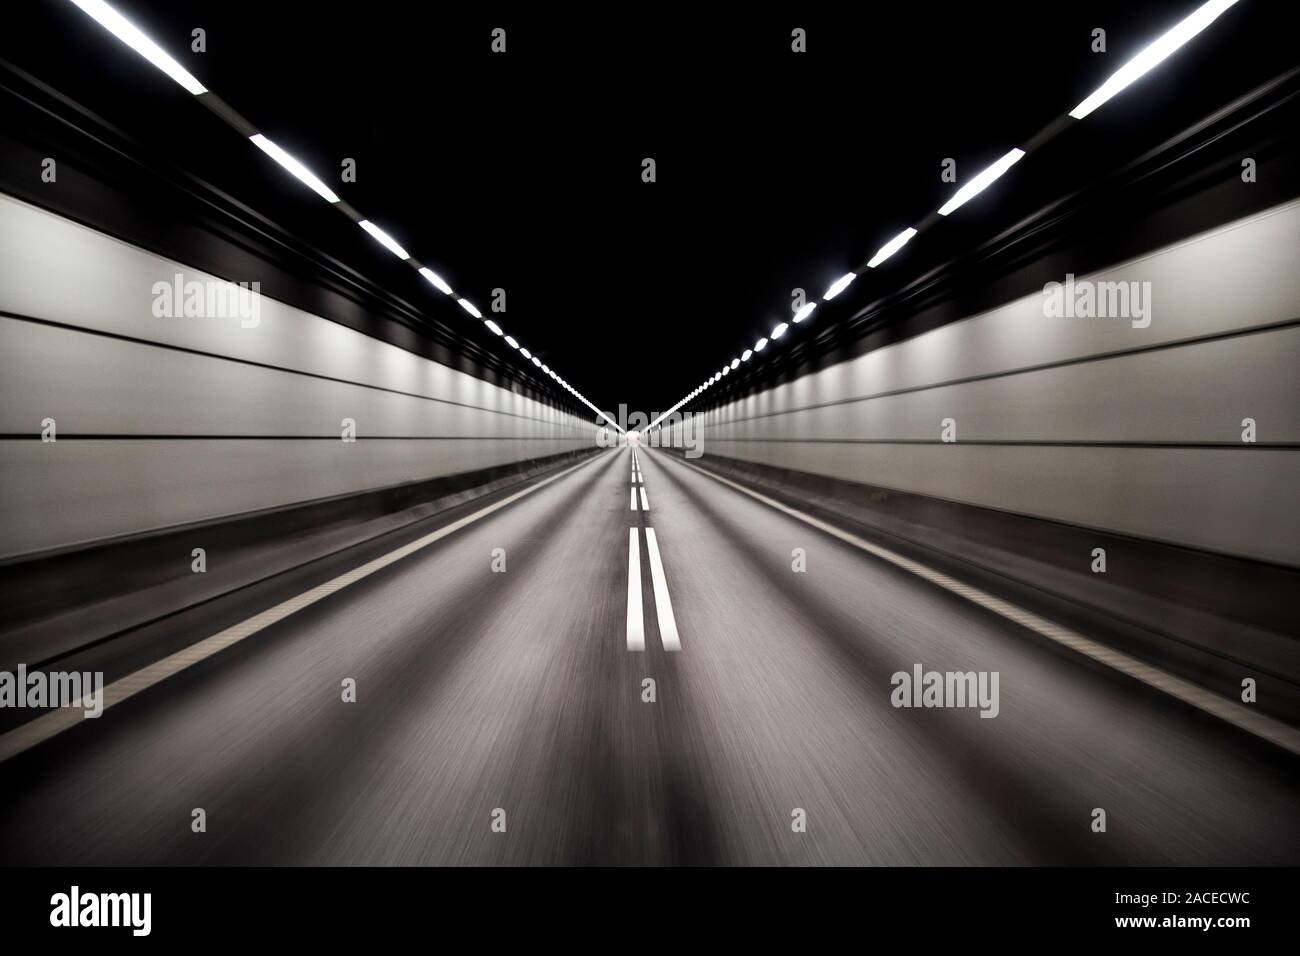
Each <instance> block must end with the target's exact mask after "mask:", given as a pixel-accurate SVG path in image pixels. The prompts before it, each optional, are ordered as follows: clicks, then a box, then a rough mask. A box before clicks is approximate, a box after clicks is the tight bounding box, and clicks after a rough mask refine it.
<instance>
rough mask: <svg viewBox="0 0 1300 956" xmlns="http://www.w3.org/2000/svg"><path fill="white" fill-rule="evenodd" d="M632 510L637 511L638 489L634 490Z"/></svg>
mask: <svg viewBox="0 0 1300 956" xmlns="http://www.w3.org/2000/svg"><path fill="white" fill-rule="evenodd" d="M632 510H633V511H636V489H635V488H633V489H632Z"/></svg>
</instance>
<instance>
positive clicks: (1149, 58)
mask: <svg viewBox="0 0 1300 956" xmlns="http://www.w3.org/2000/svg"><path fill="white" fill-rule="evenodd" d="M1237 2H1238V0H1208V2H1207V3H1203V4H1202V5H1201V6H1199V7H1198V8H1197V9H1196V10H1194V11H1193V12H1192V13H1191V14H1189V15H1188V16H1186V17H1185V18H1183V19H1182V20H1181V21H1179V22H1178V23H1177V24H1176V25H1175V26H1173V27H1172V28H1171V29H1169V30H1168V31H1166V32H1165V33H1163V34H1162V35H1161V36H1160V37H1159V38H1158V39H1156V40H1155V41H1153V42H1152V43H1151V44H1149V45H1148V46H1146V47H1145V48H1144V49H1143V50H1142V51H1141V52H1140V53H1138V54H1137V55H1136V56H1134V57H1133V58H1132V59H1131V60H1129V61H1128V62H1127V63H1125V64H1124V65H1123V66H1121V67H1120V68H1119V69H1118V70H1116V71H1115V72H1114V73H1112V74H1111V75H1110V77H1109V78H1108V79H1107V80H1106V82H1104V83H1102V85H1101V86H1099V87H1097V89H1096V90H1095V91H1094V92H1093V93H1092V94H1090V95H1089V96H1088V97H1087V98H1086V99H1084V100H1083V102H1081V103H1080V104H1079V105H1078V106H1076V107H1075V108H1074V109H1072V110H1070V116H1071V117H1072V118H1074V119H1083V118H1084V117H1085V116H1087V115H1088V114H1089V113H1091V112H1093V111H1094V110H1095V109H1097V107H1099V106H1101V105H1102V104H1103V103H1105V102H1106V101H1107V100H1109V99H1110V98H1111V97H1113V96H1115V95H1116V94H1118V93H1119V92H1121V91H1122V90H1124V89H1126V88H1127V87H1128V86H1130V85H1131V84H1132V83H1133V82H1134V81H1135V80H1137V79H1138V78H1139V77H1141V76H1142V75H1143V74H1145V73H1147V72H1148V71H1150V70H1151V69H1153V68H1154V67H1156V66H1157V65H1159V64H1160V63H1161V62H1163V61H1164V60H1165V59H1166V58H1168V57H1169V56H1170V54H1172V53H1173V52H1174V51H1175V50H1177V49H1178V48H1179V47H1181V46H1183V44H1185V43H1187V42H1188V41H1189V40H1191V39H1192V38H1193V37H1194V36H1196V35H1197V34H1198V33H1200V32H1201V31H1202V30H1204V29H1205V28H1206V27H1208V26H1209V25H1210V24H1211V23H1213V22H1214V21H1215V20H1216V19H1218V17H1219V16H1220V15H1221V14H1222V13H1223V12H1224V11H1226V10H1227V9H1228V8H1229V7H1231V6H1233V5H1234V4H1235V3H1237ZM1024 155H1025V151H1024V150H1023V149H1018V148H1017V149H1012V150H1010V151H1009V152H1008V153H1007V154H1006V155H1005V156H1003V157H1002V158H1001V159H999V160H998V161H997V162H995V163H993V165H991V166H989V167H988V168H987V169H985V170H983V171H981V172H980V173H979V175H977V176H975V177H974V178H973V179H972V180H971V181H970V182H968V183H966V185H964V186H962V187H961V188H960V189H958V190H957V191H956V192H955V193H953V195H952V198H951V199H949V200H948V201H947V202H946V203H944V204H943V205H942V206H940V207H939V210H938V214H939V215H940V216H949V215H951V214H952V213H953V212H955V211H956V210H958V209H960V208H961V207H962V206H964V205H965V204H966V203H968V202H969V201H970V200H971V199H973V198H974V197H976V196H978V195H979V194H980V193H982V192H983V191H984V190H985V189H987V188H988V187H989V186H991V185H992V184H993V183H994V182H996V181H997V180H998V179H999V178H1000V177H1001V176H1002V175H1003V174H1004V173H1005V172H1006V171H1007V170H1009V169H1010V168H1011V167H1012V166H1014V165H1015V164H1016V163H1018V162H1019V161H1020V160H1021V159H1022V158H1023V157H1024ZM916 233H917V230H916V229H915V228H913V227H911V226H909V227H908V228H906V229H904V230H903V231H902V232H900V233H899V234H898V235H896V236H895V237H894V238H893V239H890V240H889V241H888V242H887V243H885V244H884V245H883V246H881V247H880V248H879V249H878V250H877V251H876V254H875V255H874V256H872V257H871V258H870V259H869V260H867V268H869V269H874V268H876V267H877V266H879V265H880V264H881V263H882V262H884V261H885V260H886V259H888V258H889V257H890V256H892V255H894V253H896V252H898V250H900V249H902V248H903V246H905V245H907V243H908V242H909V241H910V240H911V239H912V237H913V236H915V235H916ZM858 274H859V273H858V272H856V271H855V272H846V273H845V274H844V275H842V276H840V277H839V278H838V279H836V280H835V281H834V282H833V283H831V285H830V287H829V288H828V289H827V290H826V292H825V293H823V295H822V299H821V301H823V302H829V301H831V300H832V299H834V298H835V297H836V296H837V295H839V294H840V293H841V292H843V291H844V290H845V289H847V288H848V287H849V286H850V285H851V284H852V283H853V281H854V280H855V279H857V277H858ZM817 305H818V303H816V302H808V303H805V304H804V305H803V306H802V307H801V308H800V309H799V310H798V311H797V312H795V314H794V317H793V318H792V319H791V322H793V323H794V324H796V325H797V324H799V323H801V322H803V321H805V320H806V319H807V318H808V317H809V316H811V315H812V314H813V312H814V311H815V310H816V308H817ZM789 328H790V326H789V325H788V324H787V323H785V322H781V323H779V324H778V325H777V326H776V327H775V328H774V329H772V331H771V332H770V333H768V336H767V337H766V338H761V339H759V340H758V341H757V342H755V343H754V346H753V348H752V349H745V351H744V352H742V353H741V354H740V356H739V357H738V358H733V359H732V360H731V361H730V362H729V363H727V364H725V365H723V366H722V368H721V369H720V370H719V371H717V372H714V373H713V375H711V376H710V377H709V378H708V379H706V380H705V381H704V382H703V383H702V384H700V385H699V386H697V387H696V388H695V389H693V390H692V391H691V392H690V393H689V394H688V395H686V397H685V398H683V399H682V400H681V401H679V402H678V403H677V404H676V405H674V406H673V407H672V408H670V409H668V411H666V412H664V413H663V414H661V415H660V416H659V417H658V418H656V419H655V420H654V421H653V422H651V423H650V425H649V426H648V429H649V428H654V427H656V426H657V425H659V423H660V422H662V421H663V420H664V419H666V418H667V417H668V416H669V415H671V414H673V413H674V412H676V411H677V410H678V409H680V408H681V407H682V406H683V405H685V404H687V403H688V402H690V401H691V400H692V399H695V398H697V397H699V395H700V393H702V392H703V391H705V390H706V389H708V388H711V387H712V386H714V385H716V384H717V383H718V382H720V381H722V379H724V378H726V377H727V376H728V375H730V374H731V373H732V372H733V371H735V370H736V369H738V368H740V366H741V364H742V363H744V362H748V361H749V360H750V359H752V358H753V357H754V356H755V355H756V354H757V353H759V352H761V351H763V350H764V349H765V348H767V346H768V345H769V344H770V343H771V342H774V341H776V340H778V339H780V338H781V336H783V335H785V333H786V332H787V331H788V330H789ZM648 429H647V430H648Z"/></svg>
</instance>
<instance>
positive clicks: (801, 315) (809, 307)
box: [794, 302, 817, 324]
mask: <svg viewBox="0 0 1300 956" xmlns="http://www.w3.org/2000/svg"><path fill="white" fill-rule="evenodd" d="M815 308H817V303H816V302H808V303H806V304H805V305H804V307H803V308H802V309H800V310H799V311H798V312H796V313H795V314H794V321H795V322H796V324H797V323H799V322H802V321H803V320H804V319H806V318H808V316H810V315H812V314H813V309H815Z"/></svg>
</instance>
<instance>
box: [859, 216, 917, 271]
mask: <svg viewBox="0 0 1300 956" xmlns="http://www.w3.org/2000/svg"><path fill="white" fill-rule="evenodd" d="M915 235H916V230H915V229H913V228H912V227H911V226H908V227H907V228H906V229H904V230H903V231H902V232H900V233H899V234H898V235H896V236H895V237H894V238H893V239H890V240H889V241H888V242H887V243H885V244H884V245H883V246H881V247H880V251H879V252H877V253H876V254H875V255H874V256H872V257H871V261H870V262H868V263H867V265H868V266H870V267H871V268H872V269H874V268H875V267H876V266H878V265H880V264H881V263H882V262H884V261H885V260H886V259H888V258H889V257H890V256H892V255H893V254H894V253H895V252H897V251H898V250H899V249H901V248H903V246H905V245H907V240H909V239H911V238H912V237H913V236H915Z"/></svg>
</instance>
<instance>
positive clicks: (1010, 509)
mask: <svg viewBox="0 0 1300 956" xmlns="http://www.w3.org/2000/svg"><path fill="white" fill-rule="evenodd" d="M1297 263H1300V202H1292V203H1288V204H1285V205H1282V206H1279V207H1275V208H1273V209H1271V210H1269V211H1267V212H1265V213H1262V214H1259V215H1255V216H1251V217H1249V218H1246V219H1243V220H1240V221H1237V222H1234V223H1232V224H1230V225H1228V226H1225V227H1223V228H1218V229H1214V230H1211V231H1209V232H1206V233H1203V234H1201V235H1198V236H1196V237H1194V238H1192V239H1190V240H1187V241H1183V242H1179V243H1176V244H1174V245H1172V246H1169V247H1167V248H1163V249H1160V250H1158V251H1156V252H1153V253H1151V254H1149V255H1145V256H1142V257H1140V258H1137V259H1134V260H1131V261H1129V262H1125V263H1123V264H1121V265H1117V266H1115V267H1113V268H1109V269H1106V270H1103V271H1102V272H1099V273H1094V274H1091V275H1087V276H1078V277H1076V281H1077V280H1081V279H1089V280H1092V281H1097V282H1100V281H1138V282H1150V283H1151V286H1150V289H1151V295H1152V306H1153V311H1152V320H1151V323H1150V325H1149V327H1147V328H1135V327H1133V325H1132V324H1131V322H1130V321H1127V320H1124V319H1101V318H1091V319H1084V318H1048V317H1046V316H1045V314H1044V294H1043V292H1042V291H1041V290H1040V291H1035V292H1033V293H1031V294H1029V295H1027V296H1024V297H1023V298H1020V299H1018V300H1016V301H1013V302H1011V303H1009V304H1007V305H1004V306H1002V307H999V308H995V309H992V310H990V311H987V312H983V313H981V314H978V315H973V316H970V317H969V318H967V319H964V320H961V321H958V322H955V323H952V324H950V325H946V326H944V327H942V328H938V329H935V330H933V331H930V332H927V333H925V334H922V335H918V336H916V337H914V338H911V339H907V340H905V341H901V342H898V343H896V344H893V345H890V346H887V347H884V348H880V349H877V350H875V351H872V352H868V353H866V354H864V355H861V356H859V357H857V358H854V359H852V360H849V361H846V362H842V363H840V364H837V365H833V366H830V367H827V368H825V369H822V370H820V371H817V372H814V373H812V374H808V375H805V376H803V377H801V378H797V379H795V380H793V381H789V382H785V383H782V384H779V385H776V386H775V387H772V388H768V389H766V390H764V391H761V392H759V393H757V394H754V395H751V396H749V397H746V398H743V399H741V400H739V401H732V402H727V403H725V404H723V405H721V406H719V407H715V408H712V409H709V410H707V411H705V412H704V413H703V414H702V415H701V421H700V422H699V423H697V427H699V428H700V434H701V436H702V438H703V447H704V453H705V455H706V457H707V456H721V457H723V458H726V459H731V460H734V461H739V462H750V463H755V464H757V465H760V466H766V467H768V468H776V469H783V470H789V471H791V472H797V473H803V474H808V475H817V476H827V477H830V478H833V479H839V480H844V481H849V482H858V483H862V484H865V485H870V486H873V487H877V488H883V489H892V490H895V491H899V492H906V493H911V494H915V495H920V496H925V497H928V498H932V499H937V500H941V501H945V502H956V503H961V504H965V505H972V506H977V507H980V508H986V509H996V510H998V511H1002V512H1007V513H1011V514H1015V515H1025V516H1031V517H1034V518H1040V519H1047V520H1050V521H1055V522H1064V523H1068V524H1070V525H1074V526H1082V527H1085V528H1094V529H1098V530H1102V531H1106V532H1111V533H1115V534H1120V535H1130V536H1134V537H1137V538H1143V539H1148V540H1151V541H1157V542H1163V543H1166V544H1173V545H1179V546H1185V547H1189V548H1195V549H1201V550H1205V551H1210V552H1215V553H1219V554H1224V555H1232V556H1236V557H1240V558H1246V559H1253V560H1258V561H1264V562H1274V563H1279V564H1283V565H1287V566H1291V567H1295V566H1300V508H1297V506H1296V505H1297V488H1300V444H1298V443H1300V376H1298V375H1297V369H1298V368H1300V325H1298V324H1297V322H1298V321H1300V274H1298V273H1297ZM1064 279H1065V276H1063V275H1062V276H1060V277H1059V278H1058V281H1064ZM815 320H816V319H815V317H814V320H813V321H815ZM947 418H951V419H953V420H954V422H955V426H956V434H955V437H956V441H954V442H952V443H946V442H944V441H943V440H942V434H941V429H942V424H941V423H942V422H943V420H944V419H947ZM1244 418H1252V419H1254V420H1255V422H1256V427H1257V432H1256V439H1257V440H1256V442H1254V443H1246V442H1243V441H1242V432H1243V426H1242V420H1243V419H1244Z"/></svg>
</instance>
